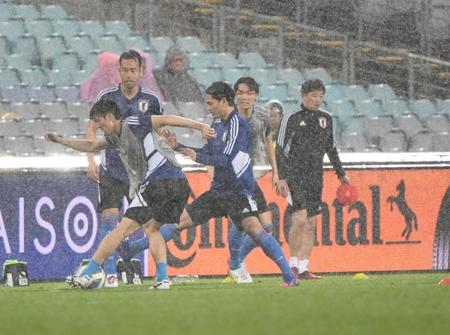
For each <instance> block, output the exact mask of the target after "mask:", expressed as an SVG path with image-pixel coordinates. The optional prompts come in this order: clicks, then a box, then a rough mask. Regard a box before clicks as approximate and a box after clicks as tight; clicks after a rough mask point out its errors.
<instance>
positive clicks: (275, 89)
mask: <svg viewBox="0 0 450 335" xmlns="http://www.w3.org/2000/svg"><path fill="white" fill-rule="evenodd" d="M259 96H260V98H262V99H266V100H270V99H278V100H281V101H283V100H286V99H287V98H288V91H287V86H286V85H284V84H282V85H261V86H260V87H259Z"/></svg>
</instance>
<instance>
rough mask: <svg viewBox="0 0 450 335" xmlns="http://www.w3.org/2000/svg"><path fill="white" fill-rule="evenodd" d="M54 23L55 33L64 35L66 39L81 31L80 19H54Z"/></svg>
mask: <svg viewBox="0 0 450 335" xmlns="http://www.w3.org/2000/svg"><path fill="white" fill-rule="evenodd" d="M52 24H53V29H54V31H55V33H57V34H58V35H61V36H63V37H64V39H67V38H71V37H73V36H76V35H78V34H79V33H80V24H79V22H78V20H73V19H70V18H67V19H63V20H56V21H53V22H52Z"/></svg>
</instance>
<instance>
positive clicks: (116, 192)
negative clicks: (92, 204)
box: [97, 176, 130, 213]
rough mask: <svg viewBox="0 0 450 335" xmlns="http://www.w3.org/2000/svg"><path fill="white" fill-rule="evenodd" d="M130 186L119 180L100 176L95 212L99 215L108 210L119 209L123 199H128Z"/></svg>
mask: <svg viewBox="0 0 450 335" xmlns="http://www.w3.org/2000/svg"><path fill="white" fill-rule="evenodd" d="M129 188H130V185H129V184H128V183H126V182H123V181H121V180H119V179H115V178H112V177H109V176H100V183H99V184H98V205H97V212H98V213H101V212H103V211H104V210H105V209H109V208H119V209H120V208H121V207H122V205H123V198H124V197H125V198H127V199H128V191H129Z"/></svg>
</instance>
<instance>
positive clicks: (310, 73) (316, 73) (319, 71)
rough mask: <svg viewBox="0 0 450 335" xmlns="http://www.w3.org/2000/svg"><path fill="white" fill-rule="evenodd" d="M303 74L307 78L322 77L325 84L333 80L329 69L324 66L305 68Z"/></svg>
mask: <svg viewBox="0 0 450 335" xmlns="http://www.w3.org/2000/svg"><path fill="white" fill-rule="evenodd" d="M303 74H304V77H305V79H320V80H322V82H323V83H324V84H325V85H326V84H330V83H331V82H332V81H333V78H331V76H330V74H329V73H328V72H327V70H325V69H324V68H322V67H318V68H314V69H305V70H304V71H303Z"/></svg>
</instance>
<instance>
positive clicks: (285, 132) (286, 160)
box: [275, 114, 294, 179]
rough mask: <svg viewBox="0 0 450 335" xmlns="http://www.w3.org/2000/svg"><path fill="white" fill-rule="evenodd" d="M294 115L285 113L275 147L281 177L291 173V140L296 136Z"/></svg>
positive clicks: (283, 177) (284, 177)
mask: <svg viewBox="0 0 450 335" xmlns="http://www.w3.org/2000/svg"><path fill="white" fill-rule="evenodd" d="M292 115H293V114H288V115H284V116H283V118H282V120H281V124H280V130H279V132H278V138H277V146H276V149H275V157H276V160H277V166H278V175H279V177H280V179H286V178H287V177H288V175H290V172H291V171H290V170H291V165H292V164H291V163H290V160H291V157H290V151H291V142H292V137H293V136H294V123H293V122H292Z"/></svg>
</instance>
